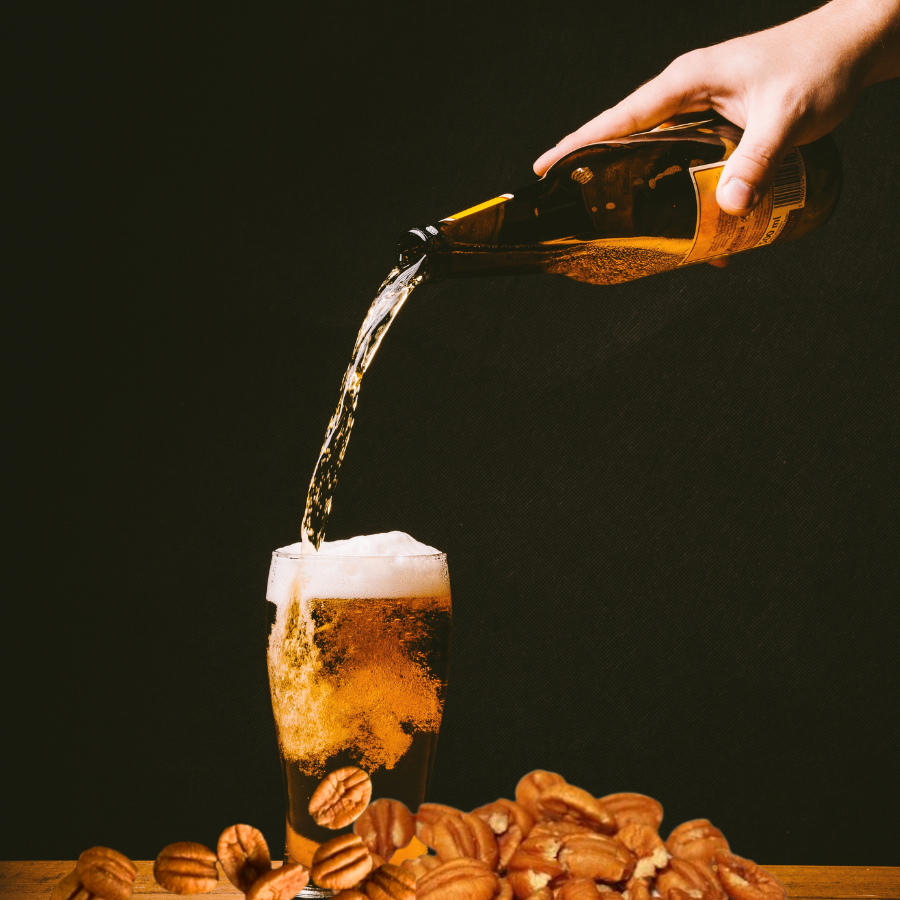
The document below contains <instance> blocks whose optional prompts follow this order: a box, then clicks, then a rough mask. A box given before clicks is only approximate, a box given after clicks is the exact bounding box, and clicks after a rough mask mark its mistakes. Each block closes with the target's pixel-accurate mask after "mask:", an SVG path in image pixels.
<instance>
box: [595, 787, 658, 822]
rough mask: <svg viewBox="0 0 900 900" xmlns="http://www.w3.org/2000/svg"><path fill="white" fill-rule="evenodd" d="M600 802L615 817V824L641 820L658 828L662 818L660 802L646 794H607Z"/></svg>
mask: <svg viewBox="0 0 900 900" xmlns="http://www.w3.org/2000/svg"><path fill="white" fill-rule="evenodd" d="M600 802H601V803H602V804H603V805H604V806H605V807H606V808H607V809H608V810H609V811H610V812H612V813H613V814H614V815H615V817H616V826H617V827H618V828H622V827H623V826H624V825H627V824H628V823H629V822H643V823H645V824H646V825H652V826H653V827H654V828H655V829H657V830H658V829H659V826H660V824H661V823H662V820H663V808H662V804H661V803H660V802H659V801H658V800H654V799H653V798H652V797H648V796H647V795H646V794H629V793H622V794H607V795H606V796H605V797H601V798H600Z"/></svg>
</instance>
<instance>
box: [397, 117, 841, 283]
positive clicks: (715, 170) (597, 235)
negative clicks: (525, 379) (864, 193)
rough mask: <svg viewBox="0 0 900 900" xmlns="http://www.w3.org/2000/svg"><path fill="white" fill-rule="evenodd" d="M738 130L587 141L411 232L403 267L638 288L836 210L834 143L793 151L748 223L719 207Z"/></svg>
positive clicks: (687, 128)
mask: <svg viewBox="0 0 900 900" xmlns="http://www.w3.org/2000/svg"><path fill="white" fill-rule="evenodd" d="M741 134H742V132H741V130H740V129H739V128H738V127H737V126H736V125H733V124H731V123H730V122H727V121H726V120H725V119H722V118H721V117H710V118H707V119H705V120H703V121H697V122H693V123H690V124H686V125H677V126H673V127H670V128H664V129H658V130H655V131H651V132H646V133H643V134H635V135H631V136H629V137H626V138H619V139H617V140H615V141H608V142H605V143H601V144H591V145H589V146H586V147H582V148H580V149H579V150H575V151H573V152H572V153H570V154H568V155H567V156H565V157H563V158H562V159H560V160H559V161H558V162H556V163H555V164H554V165H553V166H552V168H551V169H550V170H549V171H548V172H547V173H546V175H544V177H543V178H541V179H540V180H539V181H536V182H533V183H532V184H530V185H528V186H527V187H525V188H522V189H520V190H517V191H515V192H514V193H509V194H502V195H501V196H499V197H495V198H493V199H492V200H488V201H487V202H485V203H482V204H479V205H478V206H475V207H472V208H471V209H467V210H464V211H463V212H461V213H457V214H456V215H455V216H449V217H447V218H445V219H442V220H441V221H440V222H437V223H435V224H433V225H426V226H422V227H419V228H413V229H410V231H409V232H407V234H405V235H404V236H403V237H402V238H401V241H400V243H399V246H398V253H399V256H400V264H401V266H406V265H410V264H411V263H413V262H414V261H416V260H417V259H420V258H421V257H422V255H423V254H424V255H426V256H427V260H426V266H425V268H426V274H427V277H428V278H429V279H431V280H441V279H443V278H451V277H469V276H478V275H503V274H508V275H517V274H539V273H559V274H564V275H570V276H572V277H575V278H579V279H582V280H586V281H591V282H593V283H605V284H612V283H615V282H621V281H631V280H633V279H635V278H641V277H643V276H645V275H651V274H654V273H655V272H663V271H667V270H669V269H674V268H677V267H678V266H682V265H689V264H692V263H694V262H702V261H704V260H706V259H712V258H715V257H718V256H727V255H731V254H733V253H736V252H740V251H742V250H747V249H752V248H753V247H759V246H767V245H768V244H771V243H777V242H779V241H785V240H793V239H794V238H798V237H802V236H803V235H805V234H808V233H809V232H810V231H812V230H814V229H815V228H818V227H819V226H820V225H821V224H823V223H824V222H825V221H826V220H827V219H828V217H829V216H830V215H831V213H832V211H833V210H834V208H835V206H836V205H837V201H838V197H839V194H840V188H841V163H840V157H839V155H838V151H837V147H836V146H835V143H834V141H833V139H832V138H831V137H830V136H826V137H823V138H821V139H820V140H818V141H815V142H814V143H811V144H807V145H805V146H802V147H797V148H795V149H794V150H792V151H790V153H789V154H788V155H787V157H786V158H785V160H784V162H783V163H782V165H781V168H780V169H779V171H778V173H777V174H776V177H775V182H774V185H773V187H772V188H771V189H770V190H769V192H768V194H767V195H766V196H765V197H764V198H763V199H762V201H761V202H760V204H759V206H758V208H757V209H756V210H754V212H753V213H751V214H750V215H749V216H746V217H744V218H737V217H734V216H728V215H726V214H725V213H723V212H722V211H721V210H720V209H719V207H718V205H717V204H716V202H715V188H716V184H717V182H718V177H719V175H720V174H721V171H722V164H723V163H724V161H725V160H726V159H727V158H728V157H729V156H730V155H731V153H732V152H733V151H734V149H735V147H736V146H737V144H738V142H739V141H740V138H741Z"/></svg>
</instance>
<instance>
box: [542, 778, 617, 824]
mask: <svg viewBox="0 0 900 900" xmlns="http://www.w3.org/2000/svg"><path fill="white" fill-rule="evenodd" d="M532 808H533V809H534V810H536V811H537V815H538V817H539V818H543V819H552V820H555V821H559V820H562V821H565V822H574V823H575V824H576V825H583V826H584V827H586V828H590V829H592V830H594V831H599V832H602V833H603V834H615V832H616V817H615V816H614V815H613V813H612V812H610V810H608V809H607V808H606V807H605V806H604V805H603V804H602V803H601V802H600V801H599V800H597V799H595V798H594V797H593V796H591V795H590V794H589V793H588V792H587V791H584V790H582V789H581V788H578V787H575V785H573V784H553V785H550V786H549V787H547V788H545V789H544V790H542V791H540V792H539V793H538V795H537V797H535V798H534V799H533V800H532Z"/></svg>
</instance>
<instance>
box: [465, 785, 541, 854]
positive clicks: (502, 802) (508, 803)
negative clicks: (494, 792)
mask: <svg viewBox="0 0 900 900" xmlns="http://www.w3.org/2000/svg"><path fill="white" fill-rule="evenodd" d="M472 815H473V816H478V818H479V819H483V820H484V821H485V822H487V824H488V827H489V828H490V829H491V831H493V832H494V837H496V839H497V850H498V852H499V857H498V859H497V868H498V870H500V871H502V870H503V869H505V868H506V866H507V864H508V863H509V861H510V859H512V855H513V853H515V852H516V850H517V849H518V846H519V844H521V843H522V841H523V840H525V838H526V837H527V836H528V834H529V833H530V832H531V829H532V828H533V827H534V816H532V815H531V813H530V812H528V810H527V809H525V807H524V806H522V804H521V803H517V802H516V801H515V800H506V799H505V798H503V797H501V798H500V799H499V800H495V801H494V802H493V803H487V804H485V805H484V806H479V807H478V809H474V810H472Z"/></svg>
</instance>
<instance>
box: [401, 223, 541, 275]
mask: <svg viewBox="0 0 900 900" xmlns="http://www.w3.org/2000/svg"><path fill="white" fill-rule="evenodd" d="M397 255H398V263H399V266H400V268H401V269H406V268H409V266H411V265H413V264H414V263H416V262H417V261H418V260H420V259H421V258H422V257H423V256H425V257H426V260H425V265H424V266H423V267H422V268H421V269H420V270H419V272H420V274H422V275H423V276H424V279H425V280H426V281H431V282H438V281H443V280H444V279H446V278H478V277H482V276H490V275H537V274H540V273H541V272H544V271H546V269H545V260H544V259H543V256H542V255H541V254H534V255H532V254H528V253H522V252H515V251H512V252H510V251H505V252H504V251H503V250H499V251H498V250H497V249H496V248H494V247H479V246H478V245H477V244H476V245H473V244H454V243H451V242H450V241H448V240H447V238H446V237H445V236H444V234H443V233H442V232H441V229H440V228H439V227H438V226H437V225H422V226H417V227H415V228H410V229H409V231H407V232H406V233H405V234H404V235H403V236H402V237H401V238H400V240H399V242H398V243H397ZM539 257H540V258H539Z"/></svg>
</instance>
